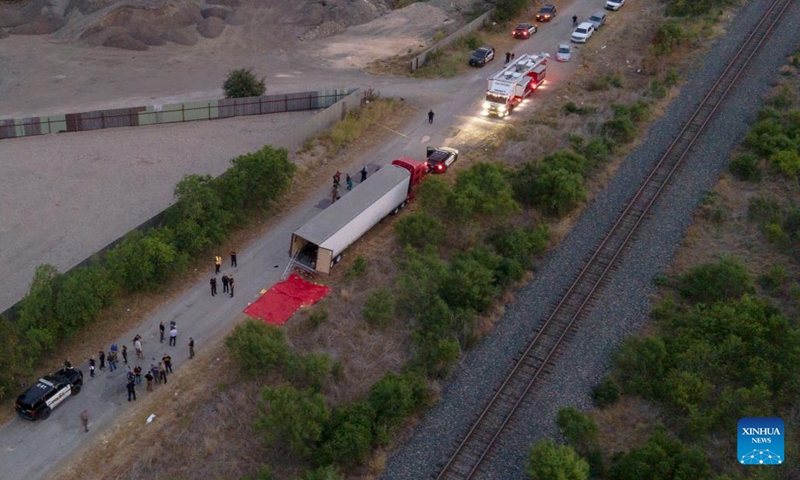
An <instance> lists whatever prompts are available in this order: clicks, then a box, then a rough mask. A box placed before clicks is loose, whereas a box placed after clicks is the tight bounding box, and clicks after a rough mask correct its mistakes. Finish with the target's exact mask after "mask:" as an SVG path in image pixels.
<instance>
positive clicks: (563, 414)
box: [556, 407, 600, 448]
mask: <svg viewBox="0 0 800 480" xmlns="http://www.w3.org/2000/svg"><path fill="white" fill-rule="evenodd" d="M556 423H557V424H558V428H560V429H561V434H562V435H564V437H565V438H566V439H567V440H568V441H569V442H570V443H571V444H573V445H574V446H575V447H576V448H580V447H584V446H593V445H595V444H596V443H597V439H598V436H599V434H600V429H599V428H598V426H597V422H595V421H594V419H593V418H592V417H591V416H590V415H589V414H587V413H584V412H581V411H580V410H578V409H577V408H575V407H566V408H562V409H561V410H559V411H558V415H557V416H556Z"/></svg>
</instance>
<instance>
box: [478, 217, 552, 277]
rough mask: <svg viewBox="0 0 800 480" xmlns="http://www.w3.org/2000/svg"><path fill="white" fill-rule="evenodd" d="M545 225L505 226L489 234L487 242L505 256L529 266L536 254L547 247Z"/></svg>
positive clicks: (525, 266)
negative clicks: (527, 226)
mask: <svg viewBox="0 0 800 480" xmlns="http://www.w3.org/2000/svg"><path fill="white" fill-rule="evenodd" d="M547 239H548V231H547V225H540V226H538V227H535V228H522V227H506V228H501V229H498V230H497V231H495V232H494V233H493V234H492V235H490V236H489V243H491V244H492V245H494V248H495V249H496V250H497V252H498V253H499V254H500V255H502V256H503V257H505V258H508V259H511V260H514V261H517V262H519V264H520V265H522V266H523V267H524V268H530V267H531V266H532V264H533V259H534V257H535V256H536V255H538V254H540V253H542V252H544V250H545V248H546V247H547Z"/></svg>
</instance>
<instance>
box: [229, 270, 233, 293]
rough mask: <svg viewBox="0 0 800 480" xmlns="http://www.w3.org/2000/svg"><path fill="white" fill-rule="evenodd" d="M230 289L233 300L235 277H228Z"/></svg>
mask: <svg viewBox="0 0 800 480" xmlns="http://www.w3.org/2000/svg"><path fill="white" fill-rule="evenodd" d="M228 288H230V289H231V298H233V275H231V276H229V277H228Z"/></svg>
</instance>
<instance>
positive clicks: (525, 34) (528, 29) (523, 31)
mask: <svg viewBox="0 0 800 480" xmlns="http://www.w3.org/2000/svg"><path fill="white" fill-rule="evenodd" d="M534 33H536V25H531V24H530V23H520V24H519V25H517V28H515V29H514V31H513V32H511V34H512V35H514V38H521V39H523V40H524V39H526V38H531V35H533V34H534Z"/></svg>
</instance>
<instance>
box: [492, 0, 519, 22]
mask: <svg viewBox="0 0 800 480" xmlns="http://www.w3.org/2000/svg"><path fill="white" fill-rule="evenodd" d="M492 3H494V5H495V10H494V14H493V17H494V19H495V21H497V22H498V23H503V22H506V21H508V20H512V19H514V18H516V16H517V15H519V14H520V13H522V11H523V10H524V9H525V8H526V7H527V6H528V0H494V1H493V2H492Z"/></svg>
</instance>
